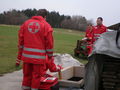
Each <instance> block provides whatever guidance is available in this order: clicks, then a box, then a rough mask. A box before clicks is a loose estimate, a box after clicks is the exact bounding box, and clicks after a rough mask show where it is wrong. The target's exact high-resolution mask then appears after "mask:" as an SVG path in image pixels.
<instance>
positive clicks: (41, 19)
mask: <svg viewBox="0 0 120 90" xmlns="http://www.w3.org/2000/svg"><path fill="white" fill-rule="evenodd" d="M32 19H36V20H39V21H45V19H44V18H43V17H42V16H33V17H32Z"/></svg>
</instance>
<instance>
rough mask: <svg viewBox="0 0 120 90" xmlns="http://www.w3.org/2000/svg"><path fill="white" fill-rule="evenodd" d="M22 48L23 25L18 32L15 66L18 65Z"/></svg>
mask: <svg viewBox="0 0 120 90" xmlns="http://www.w3.org/2000/svg"><path fill="white" fill-rule="evenodd" d="M23 48H24V25H22V26H21V27H20V30H19V31H18V56H17V59H16V66H19V65H20V62H21V56H22V51H23Z"/></svg>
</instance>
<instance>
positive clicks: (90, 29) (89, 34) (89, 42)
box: [85, 24, 94, 55]
mask: <svg viewBox="0 0 120 90" xmlns="http://www.w3.org/2000/svg"><path fill="white" fill-rule="evenodd" d="M93 31H94V27H93V26H92V25H91V24H88V27H87V30H86V35H85V37H86V41H87V50H88V55H89V54H90V53H91V52H92V48H93V37H94V34H93Z"/></svg>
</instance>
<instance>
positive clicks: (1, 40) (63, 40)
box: [0, 25, 86, 74]
mask: <svg viewBox="0 0 120 90" xmlns="http://www.w3.org/2000/svg"><path fill="white" fill-rule="evenodd" d="M18 30H19V26H9V25H0V74H3V73H7V72H12V71H14V70H18V69H20V68H21V67H19V68H15V60H16V56H17V32H18ZM83 36H84V33H83V32H79V31H72V30H66V29H58V28H55V29H54V39H55V53H69V54H71V55H73V49H74V48H75V46H76V41H77V40H78V39H81V38H82V37H83ZM79 60H80V59H79ZM80 61H81V62H83V63H85V62H86V61H84V60H80Z"/></svg>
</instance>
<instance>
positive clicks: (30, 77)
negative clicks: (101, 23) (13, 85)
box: [22, 63, 50, 90]
mask: <svg viewBox="0 0 120 90" xmlns="http://www.w3.org/2000/svg"><path fill="white" fill-rule="evenodd" d="M45 69H46V66H45V65H43V64H30V63H23V82H22V87H23V89H28V90H29V89H31V90H38V89H39V88H40V78H41V76H43V75H44V74H45V73H46V70H45ZM47 90H50V89H47Z"/></svg>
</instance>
